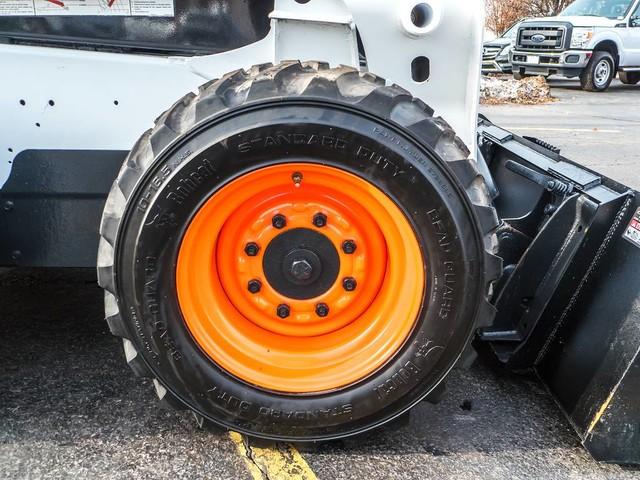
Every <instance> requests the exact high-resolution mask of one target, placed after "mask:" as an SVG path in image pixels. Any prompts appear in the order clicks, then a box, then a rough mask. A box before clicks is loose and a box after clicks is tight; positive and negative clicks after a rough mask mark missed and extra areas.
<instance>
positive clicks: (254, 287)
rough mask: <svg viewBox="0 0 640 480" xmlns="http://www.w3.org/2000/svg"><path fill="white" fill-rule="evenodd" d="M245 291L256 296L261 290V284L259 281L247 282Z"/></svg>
mask: <svg viewBox="0 0 640 480" xmlns="http://www.w3.org/2000/svg"><path fill="white" fill-rule="evenodd" d="M247 289H248V290H249V292H251V293H253V294H256V293H258V292H260V290H261V289H262V282H261V281H260V280H249V283H247Z"/></svg>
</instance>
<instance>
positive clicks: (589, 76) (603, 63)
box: [580, 52, 616, 92]
mask: <svg viewBox="0 0 640 480" xmlns="http://www.w3.org/2000/svg"><path fill="white" fill-rule="evenodd" d="M615 65H616V64H615V61H614V60H613V56H611V54H610V53H609V52H594V53H593V57H591V61H590V62H589V64H588V65H587V68H585V70H584V72H582V74H581V75H580V84H581V85H582V89H583V90H586V91H588V92H604V91H605V90H606V89H607V88H609V85H611V82H612V81H613V77H614V76H615V74H616V69H615Z"/></svg>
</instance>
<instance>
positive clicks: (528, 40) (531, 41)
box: [517, 25, 567, 50]
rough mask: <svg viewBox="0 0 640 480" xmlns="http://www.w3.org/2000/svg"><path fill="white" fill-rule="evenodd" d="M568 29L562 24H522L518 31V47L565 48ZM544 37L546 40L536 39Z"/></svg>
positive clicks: (539, 48) (526, 48)
mask: <svg viewBox="0 0 640 480" xmlns="http://www.w3.org/2000/svg"><path fill="white" fill-rule="evenodd" d="M566 32H567V29H566V28H565V27H562V26H552V25H548V26H545V25H531V26H527V25H525V26H522V27H520V30H519V31H518V43H517V45H518V48H522V49H524V50H564V40H565V35H566ZM542 37H544V41H540V40H538V41H536V40H535V39H537V38H542Z"/></svg>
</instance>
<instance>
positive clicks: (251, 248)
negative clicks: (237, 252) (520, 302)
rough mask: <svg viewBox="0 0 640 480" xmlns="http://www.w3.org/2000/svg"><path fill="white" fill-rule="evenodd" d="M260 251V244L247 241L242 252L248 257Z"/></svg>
mask: <svg viewBox="0 0 640 480" xmlns="http://www.w3.org/2000/svg"><path fill="white" fill-rule="evenodd" d="M259 251H260V246H259V245H258V244H257V243H254V242H249V243H247V244H246V245H245V247H244V253H246V254H247V255H248V256H250V257H255V256H256V255H258V252H259Z"/></svg>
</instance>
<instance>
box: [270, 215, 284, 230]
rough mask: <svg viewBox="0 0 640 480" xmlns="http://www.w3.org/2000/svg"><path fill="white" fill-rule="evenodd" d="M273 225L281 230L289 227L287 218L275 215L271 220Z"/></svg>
mask: <svg viewBox="0 0 640 480" xmlns="http://www.w3.org/2000/svg"><path fill="white" fill-rule="evenodd" d="M271 224H272V225H273V227H274V228H277V229H278V230H281V229H283V228H284V227H286V226H287V218H286V217H285V216H284V215H280V214H277V215H274V216H273V218H272V219H271Z"/></svg>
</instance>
